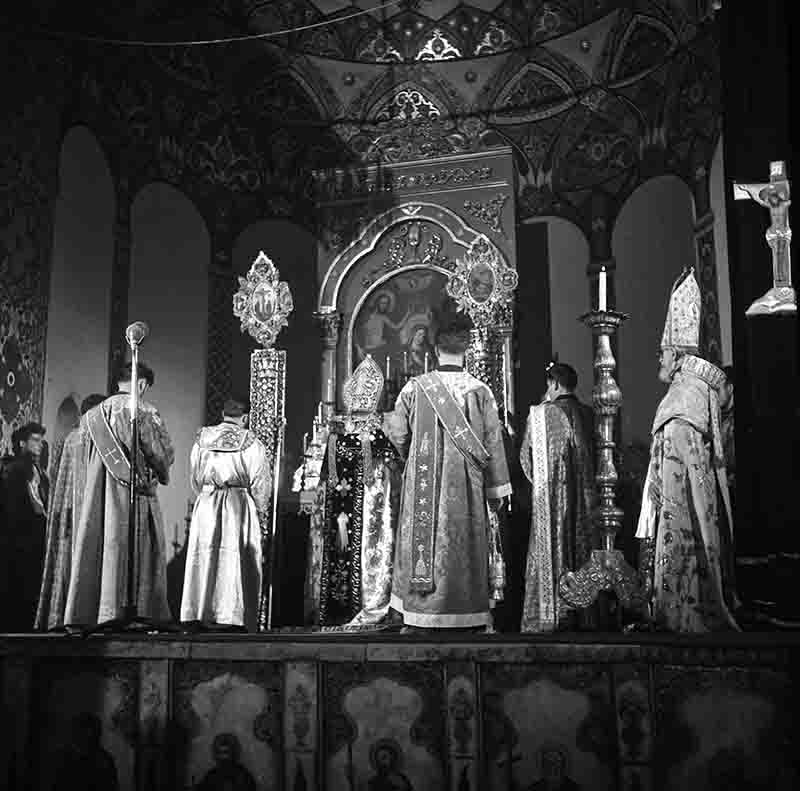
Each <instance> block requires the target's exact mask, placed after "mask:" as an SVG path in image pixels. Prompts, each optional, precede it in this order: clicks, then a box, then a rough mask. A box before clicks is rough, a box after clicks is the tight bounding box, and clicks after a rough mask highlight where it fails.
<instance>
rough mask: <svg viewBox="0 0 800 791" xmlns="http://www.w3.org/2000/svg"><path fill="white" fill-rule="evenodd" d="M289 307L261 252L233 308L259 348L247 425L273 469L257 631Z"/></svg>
mask: <svg viewBox="0 0 800 791" xmlns="http://www.w3.org/2000/svg"><path fill="white" fill-rule="evenodd" d="M293 308H294V304H293V302H292V294H291V292H290V290H289V286H288V284H287V283H285V282H284V281H282V280H280V279H279V275H278V270H277V268H276V267H275V264H273V262H272V261H271V260H270V259H269V258H268V257H267V256H266V255H265V254H264V253H263V252H260V253H259V254H258V257H257V258H256V260H255V261H254V262H253V265H252V266H251V267H250V271H249V272H248V273H247V277H240V278H239V291H237V292H236V294H235V295H234V297H233V312H234V315H235V316H237V317H238V318H239V319H241V329H242V332H248V333H250V335H251V336H252V337H253V338H255V340H256V341H257V342H258V343H260V344H261V345H262V346H263V347H264V348H261V349H256V350H255V351H254V352H253V353H252V354H251V355H250V428H251V429H252V430H253V433H254V434H255V435H256V436H257V437H258V438H259V439H260V440H261V441H262V442H263V443H264V445H265V446H266V448H267V456H268V458H269V460H270V466H271V469H272V499H271V502H270V508H269V510H268V511H266V512H264V513H260V514H259V515H258V516H259V523H260V528H261V548H262V566H263V570H264V573H263V576H262V587H261V596H260V599H259V608H258V628H259V629H260V630H262V631H263V630H264V629H271V628H272V618H273V610H274V601H273V600H274V571H275V547H276V536H277V529H278V487H279V485H280V480H281V459H282V456H283V444H284V435H285V427H286V418H285V405H286V351H285V350H283V349H274V348H272V347H273V344H274V343H275V340H276V339H277V337H278V333H279V332H280V331H281V329H282V328H283V327H285V326H286V325H287V319H288V316H289V314H290V313H291V312H292V309H293Z"/></svg>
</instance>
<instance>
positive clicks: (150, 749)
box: [0, 633, 800, 791]
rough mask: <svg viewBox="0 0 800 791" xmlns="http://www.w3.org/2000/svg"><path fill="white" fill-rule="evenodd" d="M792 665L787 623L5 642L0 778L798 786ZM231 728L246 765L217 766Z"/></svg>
mask: <svg viewBox="0 0 800 791" xmlns="http://www.w3.org/2000/svg"><path fill="white" fill-rule="evenodd" d="M798 660H800V635H796V634H784V633H781V634H769V633H758V634H739V635H725V636H719V637H692V638H690V637H673V636H665V635H655V634H641V635H631V636H622V635H598V634H591V635H587V634H576V635H563V636H562V635H559V636H558V637H557V638H553V637H549V638H546V639H545V638H541V637H533V636H513V638H510V637H509V635H487V636H480V637H477V638H475V639H472V640H470V641H468V642H466V641H464V637H463V635H461V637H459V636H458V635H453V636H443V637H442V638H441V639H439V640H437V641H435V642H434V641H421V640H410V639H408V637H407V636H405V635H399V634H390V633H379V634H369V635H367V634H361V635H338V634H333V635H331V634H324V635H323V634H319V633H315V634H304V633H290V634H273V635H269V636H266V635H253V636H250V635H246V636H238V635H237V636H217V635H203V636H196V637H190V638H185V637H180V638H176V637H173V636H165V635H156V636H141V637H138V636H130V637H128V636H125V637H99V636H95V637H91V638H86V639H84V638H78V637H62V636H53V635H42V636H32V635H27V636H4V637H0V662H1V663H2V664H1V667H2V693H3V731H4V733H5V734H6V737H5V739H3V740H2V741H0V744H2V748H3V762H4V763H3V772H4V774H3V775H2V778H3V780H5V778H6V777H7V778H8V782H7V784H6V785H5V787H7V788H9V789H22V788H25V789H28V788H35V789H47V791H51V789H54V788H55V789H60V788H62V787H64V788H67V787H74V788H79V787H83V788H88V787H92V786H91V782H90V779H91V777H90V775H92V774H93V773H94V776H95V777H97V779H98V781H102V780H103V778H104V777H106V776H107V775H103V772H106V773H107V772H108V769H109V766H110V762H111V761H113V764H114V767H115V770H116V773H117V775H118V778H119V787H120V789H122V790H123V791H132V790H133V789H148V791H149V790H150V789H154V790H158V789H190V788H195V787H198V785H199V784H201V782H202V781H203V779H204V778H206V779H207V785H203V786H202V788H203V789H206V788H223V787H225V786H224V784H223V783H222V782H221V780H222V779H223V775H226V776H228V777H229V778H233V779H234V780H237V778H238V780H237V783H238V784H235V785H233V786H230V787H231V788H236V789H239V788H241V789H245V788H252V787H253V786H251V785H248V784H247V782H246V780H245V778H247V777H248V776H249V777H251V778H252V779H253V780H254V782H255V786H254V787H255V788H258V789H264V790H266V789H270V790H272V789H284V790H285V791H303V790H305V791H312V790H313V789H328V791H339V790H340V789H341V791H362V790H363V791H382V790H384V789H387V790H388V789H392V791H404V790H406V789H414V791H438V790H439V789H442V790H443V789H450V790H452V791H478V790H479V789H480V790H481V791H483V789H487V790H488V789H492V791H494V790H495V789H497V791H500V790H502V791H528V790H529V789H530V791H534V790H535V791H538V789H545V788H554V789H555V788H562V789H573V791H574V789H582V790H583V791H587V790H588V789H625V791H633V790H634V789H643V790H646V789H681V791H685V790H686V789H715V788H720V789H721V788H725V789H728V790H729V789H733V788H748V789H750V788H758V789H761V788H764V789H766V788H769V789H781V790H782V789H787V791H788V790H789V789H793V788H800V771H798V757H799V756H800V749H798V748H800V741H799V740H798V735H797V730H796V728H794V726H793V724H792V719H793V715H794V712H795V711H796V710H798V706H797V703H798V698H799V697H800V696H798V689H800V683H799V682H800V678H799V677H798V671H797V670H795V667H797V666H798V665H800V661H798ZM87 715H89V716H87ZM93 717H94V718H96V719H93ZM92 722H94V723H95V724H99V726H100V729H101V745H94V746H93V745H92V744H91V741H92V740H91V734H92V729H91V726H92ZM219 734H231V735H232V736H233V737H234V739H233V741H235V743H236V744H238V748H237V749H238V754H239V755H238V764H239V765H238V768H237V767H236V766H231V765H230V764H220V765H219V766H218V767H217V771H216V773H214V772H212V770H213V769H214V767H215V761H214V758H213V755H212V750H213V744H214V739H215V737H216V736H218V735H219ZM223 741H224V739H223ZM230 741H231V740H229V742H230ZM71 743H74V744H73V746H70V745H71ZM82 743H83V747H82V748H81V749H82V750H83V753H84V755H83V757H80V756H78V748H79V747H80V745H81V744H82ZM219 746H220V742H219V741H218V747H219ZM209 772H212V773H211V774H209ZM548 772H549V773H550V774H551V777H552V779H553V781H555V779H556V777H555V776H556V775H558V773H559V772H561V773H562V774H563V776H564V777H566V778H569V779H570V780H571V781H572V782H571V783H567V782H566V781H564V782H562V784H561V785H558V784H554V785H547V784H546V783H545V782H544V780H543V778H544V777H545V775H546V774H547V773H548ZM540 781H541V782H540ZM209 783H210V784H209ZM2 784H3V783H2V781H0V785H2ZM103 787H107V786H103Z"/></svg>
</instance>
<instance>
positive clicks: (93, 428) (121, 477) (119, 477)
mask: <svg viewBox="0 0 800 791" xmlns="http://www.w3.org/2000/svg"><path fill="white" fill-rule="evenodd" d="M86 425H87V427H88V428H89V434H90V435H91V437H92V442H94V444H95V447H96V448H97V452H98V453H99V454H100V458H101V459H102V461H103V464H104V465H105V468H106V469H107V470H108V474H109V475H110V476H111V477H112V478H113V479H114V480H115V481H116V482H117V483H121V484H122V485H123V486H128V481H129V480H130V474H131V465H130V462H129V461H128V451H127V449H126V448H124V447H123V446H122V444H121V443H120V441H119V440H118V439H117V437H116V435H115V434H114V432H113V431H112V430H111V425H110V424H109V422H108V418H107V417H106V413H105V411H104V410H103V407H102V406H97V407H95V408H94V409H90V410H89V411H88V412H87V413H86Z"/></svg>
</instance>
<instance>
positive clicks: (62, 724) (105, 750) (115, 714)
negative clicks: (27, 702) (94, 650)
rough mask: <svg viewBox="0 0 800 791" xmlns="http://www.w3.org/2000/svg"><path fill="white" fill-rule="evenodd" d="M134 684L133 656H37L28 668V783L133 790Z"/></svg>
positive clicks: (136, 727)
mask: <svg viewBox="0 0 800 791" xmlns="http://www.w3.org/2000/svg"><path fill="white" fill-rule="evenodd" d="M138 687H139V665H138V663H137V662H132V661H125V660H115V661H108V662H104V661H99V660H89V661H85V660H72V661H69V660H68V661H63V660H62V661H61V662H57V661H45V662H42V663H41V664H40V665H39V666H38V667H37V668H36V672H35V674H34V694H33V701H32V711H33V714H32V717H31V721H32V723H34V727H33V728H32V739H31V753H30V754H29V758H30V759H31V764H30V773H31V776H32V777H33V778H35V785H34V787H35V788H40V789H59V791H60V789H62V788H63V789H68V788H79V787H84V788H85V787H91V786H94V787H98V788H115V787H119V789H120V791H134V790H135V789H136V782H135V778H136V770H137V748H138V741H139V739H138V735H139V716H138V711H139V691H138ZM117 784H118V785H117Z"/></svg>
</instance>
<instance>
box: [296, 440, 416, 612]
mask: <svg viewBox="0 0 800 791" xmlns="http://www.w3.org/2000/svg"><path fill="white" fill-rule="evenodd" d="M371 437H372V439H371V441H370V444H371V447H372V453H371V458H370V459H369V463H368V465H367V469H366V470H365V464H364V447H363V443H362V440H361V437H360V434H359V433H349V434H342V435H337V436H336V446H335V468H336V469H335V470H332V469H331V461H332V459H330V458H329V459H327V460H326V463H325V465H326V466H325V467H324V469H323V472H322V475H323V479H324V480H325V503H324V519H323V520H322V524H321V528H322V542H321V543H322V546H321V547H319V548H317V550H316V553H315V552H314V550H313V548H312V558H311V563H310V566H309V573H310V574H311V575H314V574H315V573H319V604H318V606H315V605H316V602H311V603H310V608H311V610H312V612H313V610H314V609H316V610H317V615H316V621H317V623H318V625H320V626H338V625H343V624H348V623H350V622H351V621H354V620H355V621H358V623H354V624H353V625H367V623H368V622H371V621H376V620H377V619H378V618H379V617H380V615H382V614H383V613H385V611H386V610H388V605H389V594H390V591H391V577H392V556H393V552H394V533H395V528H396V523H397V512H398V506H399V497H400V459H399V456H398V454H397V452H396V451H395V449H394V448H393V447H392V445H391V443H390V442H389V440H388V439H387V438H386V436H385V435H384V434H383V432H382V431H380V430H379V429H376V430H374V431H373V432H372V434H371ZM341 531H346V534H347V544H346V546H344V545H343V544H342V542H341V541H340V533H341ZM312 542H313V537H312ZM320 551H321V555H322V557H321V560H320V562H317V561H316V560H315V558H314V554H318V553H320ZM310 584H311V588H312V590H313V588H314V587H316V586H315V585H314V581H313V580H310ZM371 616H374V617H371Z"/></svg>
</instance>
